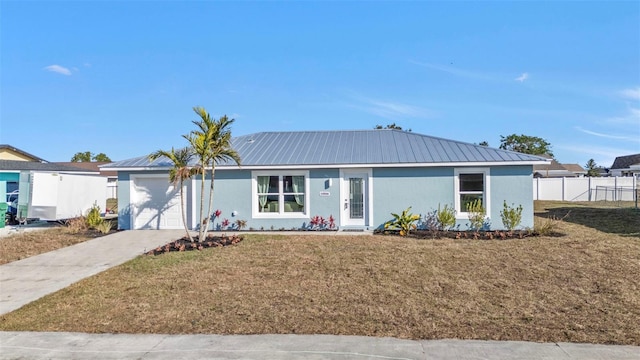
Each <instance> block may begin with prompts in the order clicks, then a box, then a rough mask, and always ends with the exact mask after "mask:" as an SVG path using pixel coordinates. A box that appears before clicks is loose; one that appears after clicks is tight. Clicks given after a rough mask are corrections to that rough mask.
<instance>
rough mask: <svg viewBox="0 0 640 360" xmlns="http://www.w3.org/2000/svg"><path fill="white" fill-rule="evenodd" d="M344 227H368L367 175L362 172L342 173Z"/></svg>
mask: <svg viewBox="0 0 640 360" xmlns="http://www.w3.org/2000/svg"><path fill="white" fill-rule="evenodd" d="M340 193H341V195H342V196H341V197H342V199H341V200H342V214H341V217H340V220H341V221H340V223H341V224H342V225H344V226H367V225H369V221H368V218H369V174H368V173H367V172H363V171H346V170H345V171H343V172H342V184H341V191H340Z"/></svg>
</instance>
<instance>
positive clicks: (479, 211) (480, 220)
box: [467, 199, 487, 230]
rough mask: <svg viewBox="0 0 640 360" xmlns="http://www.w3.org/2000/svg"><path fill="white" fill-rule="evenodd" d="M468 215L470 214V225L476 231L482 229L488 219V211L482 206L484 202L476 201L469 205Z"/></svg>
mask: <svg viewBox="0 0 640 360" xmlns="http://www.w3.org/2000/svg"><path fill="white" fill-rule="evenodd" d="M467 213H468V214H469V223H470V224H471V228H472V229H474V230H480V229H482V226H483V225H484V220H485V217H486V214H487V212H486V210H485V208H484V206H483V205H482V200H480V199H475V200H473V201H472V202H470V203H468V204H467Z"/></svg>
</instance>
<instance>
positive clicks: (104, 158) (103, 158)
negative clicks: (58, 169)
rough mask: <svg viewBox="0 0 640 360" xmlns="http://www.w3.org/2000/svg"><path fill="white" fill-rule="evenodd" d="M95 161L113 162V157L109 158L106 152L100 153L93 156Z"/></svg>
mask: <svg viewBox="0 0 640 360" xmlns="http://www.w3.org/2000/svg"><path fill="white" fill-rule="evenodd" d="M93 161H98V162H111V159H109V157H108V156H107V155H105V153H100V154H98V155H96V156H94V157H93Z"/></svg>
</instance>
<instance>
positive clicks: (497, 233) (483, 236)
mask: <svg viewBox="0 0 640 360" xmlns="http://www.w3.org/2000/svg"><path fill="white" fill-rule="evenodd" d="M375 233H376V234H379V235H393V236H398V235H399V233H400V231H398V230H382V231H376V232H375ZM554 235H555V236H557V235H560V234H552V235H551V236H554ZM534 236H540V234H538V233H537V232H534V231H529V230H513V231H501V230H490V231H455V230H449V231H444V230H413V231H411V232H410V233H409V234H408V235H407V237H409V238H413V239H471V240H508V239H524V238H529V237H534Z"/></svg>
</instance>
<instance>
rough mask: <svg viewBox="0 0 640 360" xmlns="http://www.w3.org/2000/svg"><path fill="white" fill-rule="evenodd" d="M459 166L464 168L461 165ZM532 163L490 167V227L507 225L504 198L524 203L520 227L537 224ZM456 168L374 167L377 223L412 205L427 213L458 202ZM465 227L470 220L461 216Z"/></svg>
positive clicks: (510, 202) (416, 212)
mask: <svg viewBox="0 0 640 360" xmlns="http://www.w3.org/2000/svg"><path fill="white" fill-rule="evenodd" d="M458 169H464V168H463V167H460V168H458ZM532 171H533V168H532V166H493V167H489V176H490V180H489V186H490V188H489V196H490V199H491V201H490V209H489V213H488V214H487V215H488V218H489V220H488V224H489V228H490V229H494V230H496V229H503V228H504V225H503V224H502V221H501V219H500V211H501V210H502V208H503V201H505V200H506V201H507V204H508V205H509V206H512V204H513V205H515V206H518V205H522V208H523V211H522V223H521V225H520V228H525V227H533V177H532ZM453 176H454V168H451V167H447V168H439V167H434V168H386V169H373V192H374V194H373V205H374V210H373V213H374V224H373V227H374V228H375V227H381V226H383V225H384V223H385V222H386V221H388V220H391V219H392V218H393V217H392V216H391V213H392V212H394V213H400V212H402V211H403V210H405V209H406V208H408V207H409V206H411V207H412V208H411V212H412V213H414V214H420V215H421V216H424V215H425V214H427V213H429V212H433V211H435V210H437V209H438V205H440V206H441V207H444V206H445V205H449V206H450V207H453V206H454V202H455V183H454V177H453ZM456 225H457V226H458V228H459V229H461V230H467V229H468V228H469V221H468V220H467V219H465V218H460V219H458V221H457V223H456Z"/></svg>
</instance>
